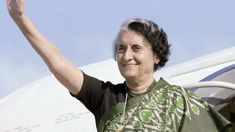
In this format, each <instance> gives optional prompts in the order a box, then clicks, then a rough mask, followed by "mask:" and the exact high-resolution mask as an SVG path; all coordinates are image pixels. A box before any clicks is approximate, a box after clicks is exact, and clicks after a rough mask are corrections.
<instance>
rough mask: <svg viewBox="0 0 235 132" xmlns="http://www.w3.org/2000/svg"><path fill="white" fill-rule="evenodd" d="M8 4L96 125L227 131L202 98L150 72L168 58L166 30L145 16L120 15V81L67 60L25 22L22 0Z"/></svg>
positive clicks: (117, 51) (112, 128) (117, 57)
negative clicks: (102, 77) (122, 18)
mask: <svg viewBox="0 0 235 132" xmlns="http://www.w3.org/2000/svg"><path fill="white" fill-rule="evenodd" d="M7 2H8V10H9V13H10V15H11V17H12V18H13V20H14V21H15V22H16V24H17V25H18V27H19V28H20V30H21V31H22V33H23V34H24V35H25V37H26V38H27V39H28V41H29V42H30V44H31V45H32V47H33V48H34V49H35V50H36V51H37V52H38V54H39V55H40V56H41V57H42V58H43V60H44V61H45V63H46V64H47V65H48V67H49V69H50V70H51V72H52V73H53V74H54V75H55V77H56V78H57V79H58V80H59V81H60V82H61V83H62V84H63V85H64V86H65V87H66V88H67V89H68V90H69V91H70V93H71V95H72V96H74V97H76V98H77V99H78V100H80V101H81V102H82V103H83V104H84V105H85V106H86V107H87V108H88V109H89V110H90V111H91V112H92V113H93V114H94V115H95V119H96V124H97V128H98V130H99V131H174V132H177V131H182V132H189V131H190V132H192V131H197V132H198V131H206V132H215V131H229V130H230V129H229V128H230V126H231V125H230V123H229V122H228V121H227V120H226V119H225V118H223V117H222V116H221V115H220V114H219V113H217V112H215V111H213V110H212V109H211V108H210V107H209V106H208V105H207V104H206V103H205V102H204V101H203V100H201V99H200V98H199V97H197V96H196V95H195V94H193V93H192V92H191V91H188V90H185V89H184V88H181V87H179V86H175V85H170V84H168V83H167V82H166V81H164V80H163V79H162V78H161V79H160V80H158V81H156V80H155V79H154V76H153V73H154V72H155V71H156V70H157V69H158V68H160V67H162V66H164V65H165V63H166V62H167V60H168V55H169V47H170V46H169V44H168V40H167V35H166V33H165V32H164V31H163V30H162V29H160V28H158V26H157V25H156V24H155V23H154V22H152V21H149V20H145V19H131V20H128V21H126V22H125V23H124V24H123V25H122V26H121V29H120V31H119V33H118V35H117V38H116V40H115V44H114V47H115V48H114V58H115V60H116V61H117V64H118V67H119V70H120V73H121V75H122V76H123V77H124V78H125V82H124V83H120V84H117V85H115V84H112V83H111V82H104V81H101V80H99V79H96V78H94V77H91V76H89V75H87V74H85V73H83V72H82V71H80V70H79V69H77V67H76V66H74V65H73V64H71V63H70V62H68V60H66V59H65V58H64V57H63V55H61V54H60V52H59V51H58V50H57V49H56V48H55V47H54V46H53V45H52V44H51V42H49V41H48V40H47V39H46V38H45V37H44V36H43V35H42V34H41V33H40V32H39V31H38V30H37V29H36V28H35V26H34V25H33V24H32V23H31V21H30V20H29V18H28V17H27V16H26V15H25V13H24V2H23V0H7Z"/></svg>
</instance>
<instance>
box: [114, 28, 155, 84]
mask: <svg viewBox="0 0 235 132" xmlns="http://www.w3.org/2000/svg"><path fill="white" fill-rule="evenodd" d="M116 60H117V63H118V67H119V70H120V72H121V74H122V76H123V77H124V78H125V79H126V80H130V79H131V80H132V79H137V80H138V79H140V78H148V77H151V76H153V72H154V68H153V66H154V64H155V63H158V62H159V59H158V58H157V57H156V56H155V55H154V54H153V51H152V48H151V45H150V44H149V43H148V41H147V40H145V39H144V37H143V36H142V35H141V34H138V33H136V32H135V31H131V30H123V31H121V32H120V34H119V36H118V40H117V50H116Z"/></svg>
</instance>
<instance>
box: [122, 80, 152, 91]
mask: <svg viewBox="0 0 235 132" xmlns="http://www.w3.org/2000/svg"><path fill="white" fill-rule="evenodd" d="M153 81H154V77H153V76H152V77H149V78H145V79H144V80H135V81H132V80H126V85H127V87H128V90H129V91H130V92H131V93H134V94H140V93H144V92H146V91H147V90H148V87H149V86H150V85H151V84H152V83H153Z"/></svg>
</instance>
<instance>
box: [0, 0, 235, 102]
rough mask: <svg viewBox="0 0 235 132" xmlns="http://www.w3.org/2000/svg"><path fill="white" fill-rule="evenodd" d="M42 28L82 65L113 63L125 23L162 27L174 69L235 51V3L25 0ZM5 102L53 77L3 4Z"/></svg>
mask: <svg viewBox="0 0 235 132" xmlns="http://www.w3.org/2000/svg"><path fill="white" fill-rule="evenodd" d="M25 2H26V3H25V4H26V9H25V10H26V14H27V15H28V16H29V17H30V18H31V20H32V21H33V23H34V24H35V25H36V27H37V28H38V29H39V30H40V31H41V32H42V33H43V34H44V35H45V36H46V37H47V38H48V39H49V40H50V41H51V42H52V43H53V44H54V45H55V46H56V47H57V48H58V49H59V50H60V51H61V52H62V53H63V54H64V56H65V57H66V58H68V59H69V60H70V61H71V62H72V63H74V64H75V65H76V66H78V67H79V66H84V65H88V64H91V63H95V62H99V61H102V60H106V59H110V58H112V57H113V56H112V44H113V40H114V39H115V37H116V34H117V32H118V30H119V27H120V25H121V23H122V22H123V21H125V20H127V19H130V18H146V19H150V20H153V21H154V22H156V23H157V24H158V25H159V27H161V28H163V29H164V30H165V32H166V33H167V35H168V40H169V42H170V44H171V56H170V60H169V62H168V64H167V65H166V66H167V67H168V66H172V65H175V64H178V63H181V62H184V61H188V60H191V59H194V58H196V57H200V56H203V55H206V54H210V53H213V52H216V51H219V50H222V49H226V48H229V47H232V46H235V37H234V35H235V26H234V23H235V1H233V0H225V1H221V0H197V1H189V0H177V1H172V0H164V1H163V0H144V1H140V0H139V1H137V0H118V1H111V0H85V1H84V0H83V1H82V0H66V1H65V0H63V1H62V0H40V1H39V0H25ZM0 38H1V42H0V99H1V98H3V97H4V96H6V95H7V94H9V93H11V92H13V91H14V90H16V89H18V88H20V87H22V86H24V85H26V84H29V83H30V82H33V81H35V80H38V79H41V78H44V77H46V76H49V75H51V73H50V72H49V70H48V68H47V66H46V65H45V63H44V62H43V61H42V59H41V58H40V57H39V55H37V54H36V52H34V50H33V49H32V48H31V47H30V45H29V43H28V42H27V41H26V39H25V38H24V36H23V35H22V34H21V32H20V31H19V29H18V28H17V26H16V24H15V23H14V22H13V21H12V19H11V18H10V17H9V15H8V12H7V8H6V1H5V0H1V1H0Z"/></svg>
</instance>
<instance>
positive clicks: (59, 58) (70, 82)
mask: <svg viewBox="0 0 235 132" xmlns="http://www.w3.org/2000/svg"><path fill="white" fill-rule="evenodd" d="M7 7H8V11H9V14H10V16H11V17H12V19H13V20H14V21H15V23H16V24H17V25H18V27H19V29H20V30H21V32H22V33H23V34H24V36H25V37H26V38H27V40H28V41H29V42H30V44H31V46H32V47H33V48H34V49H35V51H36V52H37V53H38V54H39V55H40V56H41V57H42V59H43V60H44V61H45V63H46V64H47V66H48V67H49V69H50V71H51V72H52V73H53V74H54V75H55V77H56V78H57V79H58V80H59V81H60V82H61V83H62V84H63V85H64V86H65V87H66V88H67V89H68V90H69V91H70V92H71V93H73V94H77V93H78V92H79V91H80V89H81V86H82V82H83V74H82V72H81V71H80V70H79V69H78V68H77V67H76V66H75V65H73V64H72V63H70V62H69V61H68V60H67V59H66V58H65V57H64V56H63V55H62V54H61V53H60V52H59V51H58V49H57V48H56V47H55V46H53V44H52V43H51V42H50V41H49V40H48V39H47V38H46V37H45V36H43V34H41V33H40V32H39V31H38V30H37V28H36V27H35V26H34V25H33V24H32V22H31V21H30V19H29V18H28V17H27V16H26V15H25V13H24V0H7Z"/></svg>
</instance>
